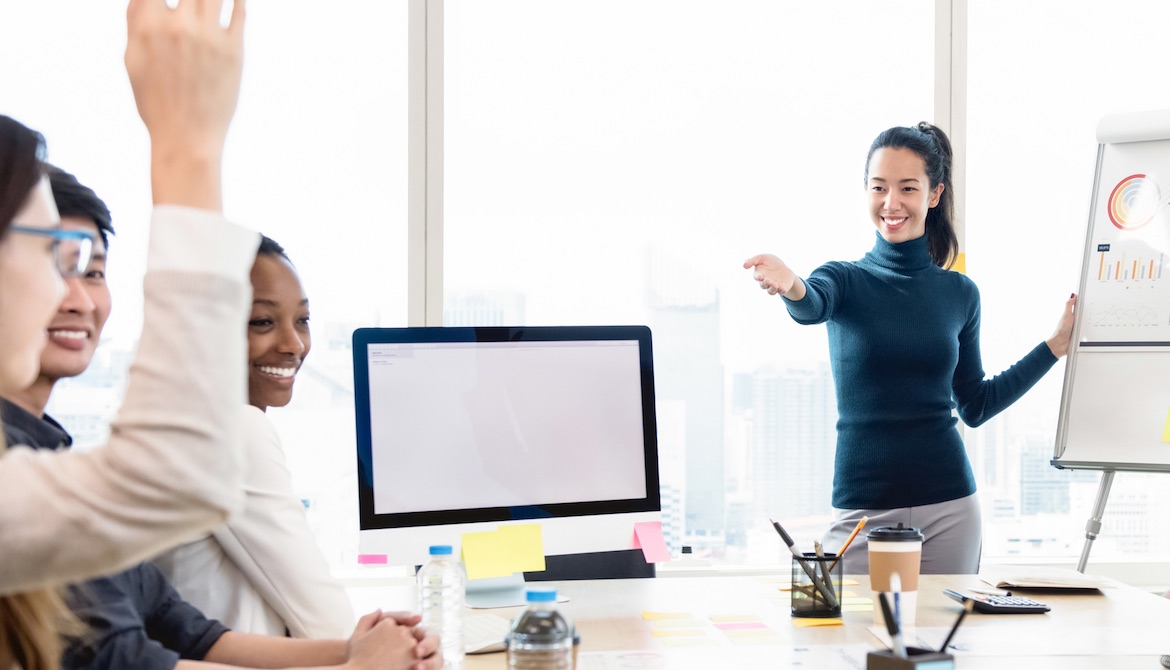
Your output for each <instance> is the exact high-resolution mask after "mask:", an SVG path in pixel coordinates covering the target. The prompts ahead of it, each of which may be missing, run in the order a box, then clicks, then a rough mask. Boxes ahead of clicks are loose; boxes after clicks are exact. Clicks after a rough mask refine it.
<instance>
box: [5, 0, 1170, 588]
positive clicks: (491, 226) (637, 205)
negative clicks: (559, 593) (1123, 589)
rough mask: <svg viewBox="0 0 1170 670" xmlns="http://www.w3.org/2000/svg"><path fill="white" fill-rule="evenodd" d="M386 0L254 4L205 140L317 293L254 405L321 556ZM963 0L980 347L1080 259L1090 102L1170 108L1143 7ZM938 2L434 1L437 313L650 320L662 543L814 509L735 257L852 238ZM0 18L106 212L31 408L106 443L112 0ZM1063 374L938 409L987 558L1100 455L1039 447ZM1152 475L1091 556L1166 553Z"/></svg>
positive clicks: (386, 40) (1166, 492)
mask: <svg viewBox="0 0 1170 670" xmlns="http://www.w3.org/2000/svg"><path fill="white" fill-rule="evenodd" d="M412 2H415V5H416V7H417V6H419V5H420V3H419V2H417V0H412ZM410 4H411V3H407V2H392V3H386V2H377V1H376V0H355V1H352V2H346V3H340V4H337V5H336V6H334V5H329V6H328V7H325V6H323V5H321V3H314V2H310V1H309V0H285V1H282V2H279V3H271V2H270V3H252V4H250V5H249V28H248V37H247V39H248V51H247V62H246V67H245V84H244V93H243V98H242V99H241V102H240V109H239V112H238V114H237V119H236V122H235V124H234V126H233V131H232V136H231V138H230V140H229V154H228V157H227V192H226V199H227V202H226V205H227V209H228V212H229V214H230V215H232V216H234V217H236V218H238V219H240V220H241V221H244V222H246V223H248V224H250V225H253V226H256V227H257V228H259V229H260V230H262V231H263V232H265V233H267V234H269V235H270V236H272V237H274V238H275V239H277V240H278V241H280V242H281V243H282V244H284V245H285V246H286V247H287V249H288V251H289V254H290V256H291V257H292V259H293V261H294V263H296V265H297V267H298V269H299V271H300V272H301V275H302V278H303V280H304V283H305V285H306V288H307V290H308V292H309V296H310V299H311V301H312V306H313V338H314V347H313V352H312V354H311V355H310V357H309V358H308V361H307V363H306V365H305V368H304V369H303V371H302V374H301V376H300V379H299V382H298V390H297V394H296V399H295V400H294V402H293V404H292V405H291V406H290V407H289V408H287V409H279V410H272V411H271V416H272V418H273V420H274V422H275V423H276V424H277V428H278V430H279V432H280V433H281V434H282V436H283V438H284V442H285V446H286V449H287V451H288V453H289V461H290V466H291V468H292V472H293V476H294V480H295V484H296V486H297V489H298V491H300V492H301V494H302V495H303V497H304V498H305V500H306V502H307V504H308V506H309V509H310V514H311V518H312V520H313V523H314V524H315V526H316V527H317V528H318V530H319V531H320V533H321V539H322V544H323V546H325V547H326V553H327V555H328V557H329V558H330V560H331V561H332V562H333V563H334V564H335V565H336V566H338V567H349V566H351V565H352V564H353V562H354V561H353V558H354V552H355V546H356V543H355V539H356V536H355V533H356V502H355V501H354V499H353V490H354V486H353V476H354V475H353V462H354V457H353V453H354V438H353V415H352V414H353V403H352V372H351V360H350V351H349V338H350V333H351V331H352V329H353V328H354V327H357V326H376V325H391V326H398V325H405V323H406V295H407V288H408V287H407V273H406V260H407V253H406V242H407V239H406V238H407V236H406V216H407V203H406V194H407V165H408V164H407V123H406V110H407V96H408V93H407V91H408V89H407V39H408V35H407V11H408V7H409V5H410ZM966 5H967V12H968V29H967V33H968V45H969V47H968V48H969V52H968V54H967V58H966V63H967V72H968V81H967V84H966V85H967V91H966V98H967V100H968V101H969V102H968V106H967V109H966V117H967V127H968V138H967V142H966V147H967V151H966V155H965V157H966V159H967V161H968V163H967V170H966V174H967V185H966V189H965V195H966V206H967V215H966V251H967V269H968V272H969V274H970V276H971V277H972V278H973V279H975V281H976V282H977V283H978V284H979V286H980V288H981V291H982V296H983V328H984V330H983V354H984V363H985V368H986V369H987V371H988V372H989V373H995V372H998V371H1000V370H1002V369H1004V368H1006V367H1007V366H1008V365H1010V364H1011V363H1013V362H1015V361H1016V360H1017V359H1018V358H1019V357H1020V356H1022V355H1023V354H1024V353H1025V352H1026V351H1027V350H1028V349H1030V348H1031V347H1032V346H1034V345H1035V344H1036V343H1038V342H1039V341H1040V340H1041V339H1042V338H1044V337H1046V336H1047V335H1048V334H1049V333H1050V332H1051V330H1052V328H1053V326H1054V325H1055V322H1056V319H1057V316H1058V314H1059V310H1060V306H1061V303H1062V302H1063V300H1064V299H1065V297H1067V295H1068V293H1069V292H1070V291H1072V290H1075V289H1076V282H1077V278H1078V272H1079V262H1080V252H1081V248H1082V245H1083V243H1084V226H1085V220H1086V217H1087V210H1088V203H1089V196H1090V192H1089V190H1090V185H1091V183H1090V182H1091V177H1092V170H1093V159H1094V152H1095V150H1096V142H1095V139H1094V137H1093V129H1094V126H1095V124H1096V122H1097V120H1098V118H1099V117H1100V116H1102V115H1104V114H1108V113H1112V112H1118V111H1130V110H1136V109H1148V108H1170V93H1168V92H1167V91H1168V90H1170V89H1167V87H1165V86H1162V85H1159V83H1158V81H1157V77H1156V76H1151V75H1150V74H1148V73H1147V72H1146V70H1147V69H1152V70H1154V71H1155V72H1157V71H1158V70H1159V64H1160V63H1161V62H1162V61H1164V60H1165V59H1164V54H1163V52H1164V51H1165V49H1164V42H1165V40H1164V39H1163V37H1162V34H1161V32H1159V30H1160V27H1164V26H1165V25H1167V24H1168V23H1170V6H1167V5H1166V3H1164V2H1161V0H1123V1H1119V2H1113V3H1101V2H1096V1H1092V0H1078V1H1075V2H1068V1H1061V2H1057V1H1056V0H1042V1H1037V2H1030V3H1019V2H1010V1H1009V0H979V2H968V3H966ZM934 7H935V3H933V2H929V1H928V0H883V1H876V2H871V1H863V0H843V1H840V2H833V3H792V2H774V1H772V0H733V1H731V2H724V3H718V4H714V3H710V2H702V1H699V0H683V1H681V2H680V1H673V2H671V1H667V0H639V1H637V2H629V1H619V0H563V1H560V2H545V1H540V0H497V1H493V2H482V1H478V0H446V2H445V5H444V11H443V15H444V27H443V37H444V39H443V43H444V50H445V52H444V54H443V72H444V75H443V76H444V91H443V98H444V107H445V108H444V111H443V120H444V129H443V131H444V138H443V146H444V147H445V154H444V156H443V157H442V166H441V169H442V174H443V181H444V184H443V189H444V193H445V196H444V198H445V200H444V203H443V210H444V223H443V226H444V228H443V235H444V239H445V245H444V248H443V250H442V265H443V278H444V287H445V295H444V297H443V303H444V314H443V320H444V322H445V323H447V324H452V325H457V324H533V325H551V324H616V323H645V324H648V325H650V326H651V327H652V328H653V331H654V344H655V354H656V367H657V377H658V391H659V393H658V410H659V417H658V420H659V439H660V449H661V454H662V463H661V472H662V478H663V494H664V512H665V519H666V522H667V533H668V539H669V541H670V543H671V545H672V547H673V548H674V549H675V551H676V552H678V551H679V550H680V549H681V547H683V546H689V547H692V548H693V550H694V553H695V554H696V555H700V556H705V557H708V558H710V559H712V560H717V561H724V560H726V561H732V562H759V563H774V562H776V560H777V559H778V558H779V556H778V553H777V552H778V550H779V546H778V544H777V541H776V538H775V536H774V534H773V533H772V531H771V530H770V529H769V527H768V525H767V523H766V521H765V520H766V518H767V517H769V516H776V517H778V518H781V519H782V520H783V521H785V523H786V525H789V526H791V530H792V531H793V533H794V534H795V535H797V536H798V538H800V539H802V540H803V541H806V542H807V540H809V539H811V538H812V537H815V536H817V535H819V534H820V533H821V532H822V530H823V529H824V527H825V523H826V522H827V520H828V517H829V495H830V491H829V488H830V482H831V477H832V455H833V442H834V431H833V424H834V421H835V418H836V417H835V407H834V402H833V389H832V381H831V378H830V376H829V373H828V364H827V361H828V355H827V347H826V336H825V331H824V328H823V327H801V326H798V325H796V324H794V323H793V322H792V321H791V319H790V318H789V317H788V316H787V314H786V312H785V310H784V309H783V305H782V304H781V302H780V301H779V299H777V298H774V297H768V296H766V295H765V294H764V293H763V292H761V291H760V290H759V289H758V288H756V286H755V284H754V283H753V282H752V281H751V280H750V278H749V275H748V273H747V271H745V270H743V269H742V268H741V263H742V262H743V260H744V259H745V258H747V257H748V256H750V255H752V254H755V253H760V252H774V253H777V254H779V255H780V256H781V257H783V258H784V259H785V260H787V261H788V262H789V263H790V264H791V265H793V266H794V267H795V268H796V269H797V271H798V272H801V273H802V274H807V273H808V272H809V271H811V270H812V269H813V268H815V267H816V266H817V265H819V264H821V263H823V262H825V261H827V260H833V259H846V260H848V259H855V258H857V257H860V256H861V255H862V254H863V253H864V252H865V251H866V250H867V249H868V248H869V247H870V245H871V244H872V239H873V237H872V236H873V233H872V227H871V224H870V223H869V219H868V216H867V215H866V212H865V210H864V200H863V189H862V186H861V177H862V169H863V161H864V156H865V151H866V149H867V147H868V144H869V142H870V141H871V140H872V138H873V137H874V136H875V135H876V134H877V133H878V132H879V131H880V130H882V129H884V128H886V127H888V126H892V125H905V124H909V123H913V122H915V121H918V120H922V119H927V120H936V121H939V122H944V120H943V119H935V118H934V113H935V112H934V109H933V101H934V94H935V84H936V82H935V76H934V53H935V52H934V49H935V37H936V34H935V33H936V27H935V16H934ZM4 18H5V24H6V25H7V26H9V27H10V28H11V27H22V28H21V29H10V30H8V31H7V35H6V38H5V39H4V40H3V41H0V58H2V60H3V62H4V63H6V64H8V65H7V66H6V67H5V68H4V69H3V74H0V90H2V91H3V105H2V108H0V111H2V112H3V113H6V114H9V115H12V116H14V117H15V118H17V119H20V120H22V121H24V122H25V123H27V124H28V125H30V126H32V127H34V128H37V129H38V130H41V131H42V132H44V133H45V135H46V136H47V137H48V139H49V144H50V158H51V160H53V161H54V162H56V163H59V164H60V165H61V166H62V167H65V168H66V169H68V170H70V171H72V172H74V173H76V174H77V175H78V177H79V178H80V179H81V180H82V181H83V182H84V183H87V184H89V185H91V186H93V187H94V188H95V189H96V190H97V192H98V193H99V194H100V195H101V196H102V197H104V198H105V199H106V200H107V202H108V203H109V204H110V206H111V208H112V210H113V212H114V217H115V225H116V226H117V227H118V230H119V233H118V235H117V237H116V238H115V239H114V241H113V244H112V250H111V251H112V254H111V261H110V282H111V287H112V290H113V294H114V297H115V309H114V314H113V317H112V319H111V321H110V322H109V324H108V325H107V328H106V333H105V342H104V344H103V346H102V347H101V349H99V354H98V357H97V360H96V361H95V363H94V365H93V368H92V369H91V371H90V372H89V373H87V374H86V375H85V376H84V377H82V378H79V379H77V380H73V381H71V382H69V383H64V384H62V388H61V392H59V393H57V394H55V396H54V399H53V405H52V406H51V408H50V411H51V412H53V413H54V414H55V415H57V416H58V417H59V418H61V419H63V420H64V421H65V423H66V425H68V426H69V427H70V429H71V430H73V431H74V432H75V433H76V434H77V436H78V438H79V442H81V443H82V444H83V445H91V444H100V443H101V441H102V440H103V439H104V436H105V431H106V425H107V422H108V420H109V418H110V417H111V416H112V415H113V413H114V411H116V408H117V406H118V404H119V402H120V398H121V393H122V389H123V385H124V381H125V371H126V367H127V365H128V363H129V360H130V357H131V356H132V353H133V349H134V346H135V343H136V338H137V335H138V330H139V326H140V313H141V296H140V293H141V291H140V281H141V274H142V270H143V259H144V251H145V247H146V236H145V231H146V225H145V222H146V220H147V217H148V215H149V201H150V198H149V192H148V185H149V179H148V172H147V163H146V156H147V142H146V136H145V133H144V132H143V129H142V126H141V123H140V122H139V121H138V119H137V117H136V114H135V111H134V105H133V101H132V98H131V95H130V90H129V86H128V85H127V82H126V77H125V74H124V72H123V66H122V49H123V45H124V41H123V39H122V36H123V35H124V31H125V27H124V14H123V12H122V11H121V8H114V7H111V6H110V5H109V4H108V3H93V2H86V1H85V0H60V1H58V2H54V3H16V4H10V6H7V7H5V9H4ZM413 39H415V40H423V39H425V37H424V36H423V35H414V36H413ZM411 288H412V290H414V291H416V292H417V291H420V290H421V289H420V288H419V287H417V286H416V287H411ZM241 328H243V324H241ZM1062 371H1063V364H1060V365H1058V367H1057V369H1056V370H1054V371H1053V372H1051V373H1049V375H1048V376H1047V377H1046V378H1045V379H1044V380H1043V381H1042V382H1041V384H1040V385H1039V386H1038V387H1037V388H1036V389H1035V390H1034V391H1033V392H1031V393H1030V394H1029V395H1028V396H1026V397H1025V398H1024V400H1022V401H1021V402H1020V403H1018V404H1017V405H1016V406H1015V407H1013V408H1012V409H1011V410H1009V411H1008V412H1006V413H1004V415H1002V416H1001V417H1000V418H997V419H996V420H994V421H992V422H991V423H989V424H988V425H987V426H985V427H984V428H981V429H979V430H972V431H967V432H966V438H967V442H968V447H969V452H970V454H971V458H972V462H973V465H974V467H975V470H976V474H977V477H978V479H979V481H980V490H981V495H982V500H983V503H984V504H985V506H986V511H985V520H986V522H987V523H986V526H985V532H986V536H985V543H986V544H985V556H987V557H988V558H989V559H995V558H998V557H1003V556H1018V557H1029V556H1042V557H1062V558H1063V557H1067V556H1071V555H1074V554H1075V553H1076V552H1077V551H1078V550H1079V548H1080V546H1081V542H1082V538H1083V532H1082V527H1083V525H1084V521H1085V519H1086V518H1087V517H1088V515H1089V512H1090V508H1091V506H1092V502H1093V497H1094V494H1095V493H1096V486H1097V479H1098V476H1099V475H1098V474H1097V473H1095V472H1080V473H1076V472H1073V473H1070V472H1062V471H1057V470H1054V469H1053V468H1051V467H1050V466H1049V465H1048V461H1049V459H1050V458H1051V454H1052V442H1053V438H1054V433H1055V422H1056V418H1057V408H1058V405H1059V399H1060V387H1061V380H1062V375H1061V373H1062ZM1162 477H1163V476H1142V475H1133V474H1121V475H1119V476H1118V478H1117V481H1116V483H1115V485H1114V488H1113V495H1112V497H1111V501H1110V505H1109V508H1108V510H1109V511H1108V514H1107V516H1106V529H1105V532H1104V533H1103V534H1102V536H1101V539H1100V540H1098V542H1097V547H1096V548H1095V549H1094V557H1095V558H1107V557H1110V556H1114V555H1118V554H1119V553H1121V552H1134V551H1136V552H1139V553H1141V554H1142V555H1143V556H1145V557H1147V558H1153V559H1159V560H1161V559H1165V558H1166V557H1168V556H1170V545H1168V544H1167V543H1170V527H1167V524H1168V523H1170V522H1167V521H1165V515H1163V514H1160V513H1159V510H1161V509H1164V508H1165V507H1166V505H1167V504H1168V503H1170V500H1166V498H1167V497H1170V488H1168V487H1166V486H1165V485H1164V483H1163V482H1162Z"/></svg>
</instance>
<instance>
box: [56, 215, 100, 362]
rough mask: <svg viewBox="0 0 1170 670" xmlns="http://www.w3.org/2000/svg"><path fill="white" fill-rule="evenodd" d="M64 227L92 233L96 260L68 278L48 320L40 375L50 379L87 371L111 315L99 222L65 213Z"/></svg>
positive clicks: (62, 223) (62, 225) (62, 221)
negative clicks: (76, 274) (52, 314)
mask: <svg viewBox="0 0 1170 670" xmlns="http://www.w3.org/2000/svg"><path fill="white" fill-rule="evenodd" d="M61 227H62V228H65V229H67V230H80V231H83V232H87V233H90V234H91V235H93V237H94V241H93V260H92V261H91V262H90V264H89V268H88V269H87V270H86V271H85V274H83V275H81V276H80V277H76V278H72V279H67V280H66V281H65V285H66V286H67V287H68V293H66V294H65V299H64V300H62V301H61V305H60V307H58V308H57V314H56V315H55V316H54V317H53V320H52V322H50V323H49V328H48V344H46V345H45V350H44V351H43V352H42V353H41V377H44V378H46V379H47V380H49V381H50V382H56V381H57V380H59V379H64V378H66V377H76V376H77V375H79V374H81V373H83V372H85V369H86V368H87V367H89V363H90V361H91V360H93V354H94V351H96V350H97V345H98V341H99V340H100V339H101V334H102V328H104V327H105V325H106V319H107V318H109V316H110V287H109V286H108V285H107V284H106V246H105V244H104V243H103V242H102V237H101V234H100V233H99V231H98V227H97V224H95V223H94V222H93V221H91V220H89V219H85V218H81V217H76V216H66V217H63V218H62V219H61Z"/></svg>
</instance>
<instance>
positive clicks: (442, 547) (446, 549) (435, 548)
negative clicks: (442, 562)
mask: <svg viewBox="0 0 1170 670" xmlns="http://www.w3.org/2000/svg"><path fill="white" fill-rule="evenodd" d="M430 552H431V556H450V555H451V545H449V544H432V545H431V549H430Z"/></svg>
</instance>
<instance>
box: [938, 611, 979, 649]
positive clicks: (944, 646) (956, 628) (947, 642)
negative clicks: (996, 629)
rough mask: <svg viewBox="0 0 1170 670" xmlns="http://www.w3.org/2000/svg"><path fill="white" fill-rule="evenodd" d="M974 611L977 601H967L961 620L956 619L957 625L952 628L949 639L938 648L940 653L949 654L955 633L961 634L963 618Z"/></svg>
mask: <svg viewBox="0 0 1170 670" xmlns="http://www.w3.org/2000/svg"><path fill="white" fill-rule="evenodd" d="M973 609H975V601H974V600H971V599H967V601H966V602H964V603H963V611H962V612H959V618H958V619H955V625H953V626H951V632H949V633H947V639H945V640H943V643H942V646H941V647H939V648H938V650H939V651H941V652H942V653H944V654H945V653H947V645H949V644H950V643H951V640H952V639H954V637H955V633H957V632H959V624H961V623H963V617H965V616H967V612H970V611H971V610H973Z"/></svg>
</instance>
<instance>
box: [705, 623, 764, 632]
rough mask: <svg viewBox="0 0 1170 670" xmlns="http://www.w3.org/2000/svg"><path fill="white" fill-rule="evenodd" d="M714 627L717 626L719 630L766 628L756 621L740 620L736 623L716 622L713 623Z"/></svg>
mask: <svg viewBox="0 0 1170 670" xmlns="http://www.w3.org/2000/svg"><path fill="white" fill-rule="evenodd" d="M715 627H716V628H718V629H719V630H723V631H728V630H753V629H760V628H767V626H765V625H764V624H762V623H760V622H758V621H740V622H737V623H717V624H715Z"/></svg>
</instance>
